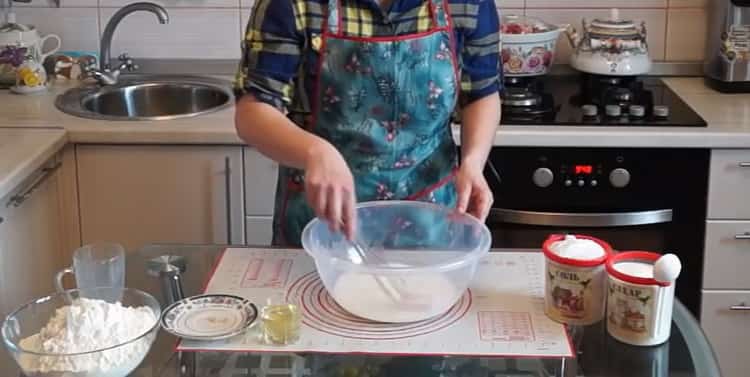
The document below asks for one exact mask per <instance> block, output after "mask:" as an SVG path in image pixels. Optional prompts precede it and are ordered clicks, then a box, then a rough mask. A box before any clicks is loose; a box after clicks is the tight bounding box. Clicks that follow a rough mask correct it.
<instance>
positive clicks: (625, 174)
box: [609, 168, 630, 188]
mask: <svg viewBox="0 0 750 377" xmlns="http://www.w3.org/2000/svg"><path fill="white" fill-rule="evenodd" d="M609 183H611V184H612V186H614V187H617V188H623V187H625V186H627V185H628V183H630V172H629V171H627V169H623V168H617V169H615V170H612V171H611V172H610V173H609Z"/></svg>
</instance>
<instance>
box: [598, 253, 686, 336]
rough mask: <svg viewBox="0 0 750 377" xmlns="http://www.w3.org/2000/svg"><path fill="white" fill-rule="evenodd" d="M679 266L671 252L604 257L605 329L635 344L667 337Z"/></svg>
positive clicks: (677, 260)
mask: <svg viewBox="0 0 750 377" xmlns="http://www.w3.org/2000/svg"><path fill="white" fill-rule="evenodd" d="M681 267H682V266H681V264H680V261H679V259H677V257H676V256H675V255H673V254H667V255H663V256H662V255H661V254H658V253H652V252H646V251H628V252H622V253H619V254H617V255H614V256H612V257H611V258H610V259H609V260H608V261H607V274H608V276H609V278H608V281H609V284H608V289H607V332H608V333H609V334H610V335H611V336H612V337H613V338H615V339H617V340H619V341H621V342H623V343H628V344H632V345H636V346H652V345H657V344H662V343H664V342H665V341H667V339H669V333H670V329H671V327H672V305H673V303H674V289H675V279H677V276H678V275H679V273H680V269H681Z"/></svg>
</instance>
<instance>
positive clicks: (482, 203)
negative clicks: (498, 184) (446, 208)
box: [455, 164, 494, 221]
mask: <svg viewBox="0 0 750 377" xmlns="http://www.w3.org/2000/svg"><path fill="white" fill-rule="evenodd" d="M455 182H456V192H457V193H458V203H457V204H456V209H457V210H458V212H461V213H468V214H470V215H472V216H474V217H476V218H477V219H479V220H481V221H484V220H485V219H486V218H487V215H488V214H489V213H490V208H492V202H493V200H494V199H493V197H492V190H490V186H489V185H488V184H487V180H486V179H485V178H484V174H483V173H482V169H481V167H478V166H474V165H468V164H463V165H461V167H459V168H458V173H456V180H455Z"/></svg>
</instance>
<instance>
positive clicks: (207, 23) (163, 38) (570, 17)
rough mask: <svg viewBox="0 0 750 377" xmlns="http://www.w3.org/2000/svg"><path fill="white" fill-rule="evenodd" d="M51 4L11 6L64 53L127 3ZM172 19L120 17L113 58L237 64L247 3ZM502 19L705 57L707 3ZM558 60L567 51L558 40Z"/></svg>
mask: <svg viewBox="0 0 750 377" xmlns="http://www.w3.org/2000/svg"><path fill="white" fill-rule="evenodd" d="M61 2H62V8H60V9H57V8H52V3H53V1H52V0H33V1H32V4H30V5H23V6H22V5H20V4H17V5H16V7H17V9H16V12H17V13H18V19H19V21H20V22H24V23H31V24H35V25H37V27H39V29H40V30H41V31H42V32H44V33H57V34H59V35H60V36H61V37H62V39H63V48H64V49H65V50H89V51H96V50H97V49H98V43H99V42H98V40H99V35H101V32H102V30H103V29H104V26H105V25H106V22H107V20H108V19H109V17H110V16H111V15H112V14H113V13H114V12H115V10H116V9H117V8H118V7H121V6H123V5H125V4H128V3H130V2H134V1H130V0H61ZM156 2H157V3H160V4H162V5H164V6H165V7H166V8H167V9H168V10H169V13H170V17H171V20H170V23H169V24H168V25H160V24H158V23H157V21H156V18H155V17H154V16H153V15H151V14H148V13H140V14H134V15H132V16H130V17H128V18H126V19H125V20H124V21H123V23H122V27H121V28H120V29H119V30H118V32H117V34H116V35H115V38H114V45H113V49H112V53H113V54H119V53H120V52H122V51H128V52H129V53H130V54H131V55H133V56H135V57H149V58H192V59H238V58H239V56H240V48H239V46H240V40H241V36H242V34H243V33H244V29H245V25H244V22H246V21H247V19H248V17H249V14H250V8H251V6H252V2H253V0H157V1H156ZM498 2H499V3H500V4H501V5H502V7H503V9H502V10H501V11H502V12H504V13H517V14H527V15H533V16H537V17H541V18H542V19H544V20H546V21H548V22H554V23H570V24H573V25H576V26H579V27H580V22H581V17H588V18H593V17H596V16H606V15H607V14H608V13H609V8H610V7H619V8H621V9H622V10H621V12H620V14H622V15H624V16H627V17H631V18H633V19H636V20H645V21H646V23H647V26H648V34H649V45H650V50H651V54H652V57H653V58H654V59H655V60H667V61H695V60H701V59H702V57H703V49H704V43H705V33H706V11H705V7H706V2H707V0H498ZM558 46H559V49H560V55H559V57H558V58H557V61H558V62H565V61H567V59H566V56H567V54H568V53H569V51H570V48H569V46H568V43H567V41H566V40H565V38H564V37H561V40H560V42H559V43H558Z"/></svg>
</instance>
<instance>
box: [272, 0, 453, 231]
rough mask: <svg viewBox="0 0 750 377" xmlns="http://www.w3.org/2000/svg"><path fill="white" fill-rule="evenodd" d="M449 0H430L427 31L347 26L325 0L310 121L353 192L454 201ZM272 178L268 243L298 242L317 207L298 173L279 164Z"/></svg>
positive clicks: (365, 197) (364, 197)
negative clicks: (364, 33)
mask: <svg viewBox="0 0 750 377" xmlns="http://www.w3.org/2000/svg"><path fill="white" fill-rule="evenodd" d="M447 1H448V0H428V1H427V7H428V9H429V13H430V20H431V23H432V25H431V27H430V29H429V30H428V31H426V32H421V33H415V34H408V35H400V36H388V37H372V38H361V37H351V36H346V35H344V32H343V30H345V29H346V25H343V24H342V17H341V12H342V8H341V6H340V4H339V0H329V2H328V13H327V23H326V24H325V25H324V27H323V32H322V35H321V36H320V37H313V38H312V45H313V49H315V50H317V51H318V52H319V53H320V56H319V59H318V80H317V82H316V83H315V89H314V92H315V93H316V94H315V96H314V98H313V100H312V106H313V114H312V122H310V127H309V128H310V131H311V132H314V133H315V134H317V135H319V136H320V137H322V138H324V139H325V140H327V141H328V142H330V143H331V144H332V145H333V146H334V147H336V149H338V150H339V152H341V154H342V155H343V157H344V159H345V160H346V161H347V163H348V165H349V168H350V169H351V171H352V174H353V176H354V181H355V182H354V183H355V187H356V197H357V201H371V200H423V201H431V202H435V203H440V204H443V205H446V206H453V205H455V202H456V190H455V187H454V185H453V177H454V173H455V169H456V166H457V161H458V156H457V149H456V146H455V143H454V141H453V137H452V133H451V128H450V116H451V114H452V112H453V110H454V107H455V105H456V100H457V97H458V83H459V78H458V75H459V71H458V64H457V62H456V55H455V52H454V51H455V49H454V48H453V46H454V41H453V30H452V25H451V21H450V15H449V14H448V12H447V10H446V6H447V4H446V3H447ZM279 183H280V184H279V189H278V191H277V198H278V200H277V204H276V210H275V216H274V243H275V244H277V245H299V244H300V236H301V233H302V229H303V228H304V227H305V225H306V224H307V223H308V222H309V221H310V220H311V219H312V218H313V217H314V216H315V214H314V212H313V210H312V209H311V207H310V206H309V205H308V204H307V202H306V199H305V195H304V192H303V190H304V176H303V173H302V171H300V170H297V169H291V168H282V170H281V171H280V181H279Z"/></svg>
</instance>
